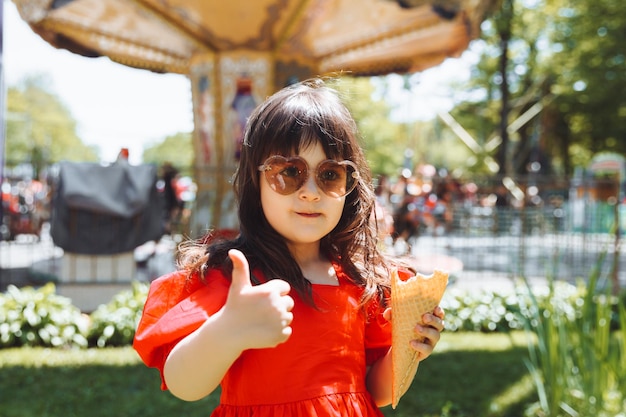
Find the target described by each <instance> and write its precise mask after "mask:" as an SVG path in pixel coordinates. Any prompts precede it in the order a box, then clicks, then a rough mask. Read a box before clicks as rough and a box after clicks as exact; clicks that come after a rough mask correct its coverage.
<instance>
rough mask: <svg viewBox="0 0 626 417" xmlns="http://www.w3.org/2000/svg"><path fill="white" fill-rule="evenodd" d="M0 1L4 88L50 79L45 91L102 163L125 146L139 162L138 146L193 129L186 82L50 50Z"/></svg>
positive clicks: (9, 4) (173, 76) (12, 8)
mask: <svg viewBox="0 0 626 417" xmlns="http://www.w3.org/2000/svg"><path fill="white" fill-rule="evenodd" d="M0 1H3V2H4V82H5V86H6V87H8V86H10V85H14V84H16V83H17V82H19V81H20V80H22V79H23V78H25V77H26V76H28V75H45V76H46V77H48V78H49V79H51V80H52V85H50V87H49V90H50V91H51V92H53V93H55V94H57V96H58V97H59V98H60V100H61V101H62V102H63V103H65V105H66V106H67V107H68V109H69V110H70V112H71V114H72V116H73V117H74V119H75V120H76V121H77V124H78V135H79V137H80V138H81V139H82V140H83V141H84V142H85V143H87V144H90V145H96V146H98V147H99V148H100V156H101V159H102V161H103V162H113V161H114V160H115V159H116V157H117V154H118V152H119V151H120V149H121V148H123V147H127V148H129V151H130V161H131V163H140V162H141V154H142V152H143V148H144V145H148V144H150V143H154V142H157V143H158V142H161V141H162V140H163V139H165V137H167V136H169V135H173V134H175V133H178V132H189V131H191V130H193V112H192V103H191V85H190V82H189V80H188V79H187V77H185V76H183V75H176V74H156V73H153V72H150V71H145V70H138V69H133V68H130V67H126V66H124V65H120V64H117V63H114V62H112V61H111V60H109V59H108V58H86V57H83V56H80V55H76V54H72V53H70V52H68V51H65V50H60V49H56V48H54V47H52V46H51V45H50V44H48V43H47V42H45V41H44V40H42V39H41V38H40V37H39V36H38V35H36V34H35V33H34V32H33V31H32V30H31V29H30V27H29V26H28V24H27V23H26V22H24V21H23V20H22V19H21V17H20V15H19V13H18V12H17V9H16V7H15V5H14V4H13V2H12V1H10V0H0ZM7 140H10V138H7Z"/></svg>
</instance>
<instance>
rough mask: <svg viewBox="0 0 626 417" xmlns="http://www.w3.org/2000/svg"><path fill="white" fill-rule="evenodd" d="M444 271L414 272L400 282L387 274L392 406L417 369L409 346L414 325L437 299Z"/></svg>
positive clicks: (394, 273)
mask: <svg viewBox="0 0 626 417" xmlns="http://www.w3.org/2000/svg"><path fill="white" fill-rule="evenodd" d="M447 284H448V273H447V272H443V271H440V270H435V271H434V273H433V274H432V275H431V276H424V275H422V274H419V273H418V274H417V275H416V276H413V277H411V278H409V279H407V280H406V281H402V280H401V279H400V277H399V275H398V271H397V270H394V271H392V274H391V316H392V317H391V326H392V327H391V329H392V330H391V333H392V334H391V343H392V345H391V346H392V349H391V359H392V366H393V385H392V397H391V398H392V400H391V406H392V408H396V406H397V405H398V402H399V401H400V397H402V396H403V395H404V394H405V393H406V391H407V390H408V389H409V387H410V386H411V382H413V378H414V377H415V373H416V372H417V366H418V360H417V356H418V355H417V352H416V351H415V350H413V348H412V347H411V346H410V341H411V340H413V339H415V338H416V334H415V326H416V325H417V324H418V323H419V324H422V323H423V322H422V316H423V315H424V314H425V313H430V312H432V311H433V310H434V309H435V307H436V306H437V305H439V303H440V301H441V297H443V292H444V290H445V289H446V285H447Z"/></svg>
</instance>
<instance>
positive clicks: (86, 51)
mask: <svg viewBox="0 0 626 417" xmlns="http://www.w3.org/2000/svg"><path fill="white" fill-rule="evenodd" d="M13 1H14V3H15V4H16V6H17V8H18V10H19V12H20V15H21V16H22V18H23V19H24V20H25V21H26V22H28V24H29V25H30V26H31V28H32V29H33V31H35V32H36V33H37V34H39V35H40V36H41V37H42V38H43V39H44V40H46V41H47V42H48V43H50V44H51V45H53V46H55V47H57V48H63V49H67V50H69V51H71V52H74V53H77V54H80V55H84V56H88V57H97V56H107V57H109V58H110V59H112V60H113V61H116V62H119V63H121V64H124V65H127V66H130V67H136V68H142V69H148V70H151V71H155V72H159V73H180V74H188V73H189V70H190V65H192V62H193V59H194V57H195V56H206V55H207V54H208V55H210V54H216V55H217V54H220V53H222V52H227V51H233V50H243V51H257V52H266V53H270V54H271V55H272V56H274V57H275V61H276V66H277V71H278V72H282V73H283V74H292V75H295V76H309V75H322V74H329V73H334V72H339V71H348V72H349V73H351V74H353V75H376V74H386V73H390V72H398V73H405V72H414V71H421V70H424V69H426V68H429V67H432V66H435V65H438V64H439V63H441V62H442V61H443V60H444V59H445V58H447V57H454V56H458V55H459V54H460V53H461V52H462V51H463V50H465V49H466V48H467V46H468V44H469V42H470V40H472V39H473V38H475V37H476V36H477V35H478V32H479V25H480V23H481V22H482V20H483V19H484V17H485V14H486V13H487V12H488V11H489V9H490V8H491V7H492V6H493V4H494V3H495V2H497V0H398V1H390V0H318V1H312V0H254V1H250V0H229V1H206V0H13Z"/></svg>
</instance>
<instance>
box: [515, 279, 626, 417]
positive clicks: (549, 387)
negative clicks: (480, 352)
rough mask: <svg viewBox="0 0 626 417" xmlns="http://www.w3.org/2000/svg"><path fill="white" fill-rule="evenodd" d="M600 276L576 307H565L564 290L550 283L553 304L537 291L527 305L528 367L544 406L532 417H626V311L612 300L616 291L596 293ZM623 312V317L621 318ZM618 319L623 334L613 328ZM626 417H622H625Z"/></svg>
mask: <svg viewBox="0 0 626 417" xmlns="http://www.w3.org/2000/svg"><path fill="white" fill-rule="evenodd" d="M597 282H598V275H597V274H594V276H592V277H591V279H590V282H589V284H588V287H587V289H586V292H585V294H584V296H583V297H582V298H580V299H579V300H578V302H577V303H576V304H575V305H574V306H573V307H574V308H572V305H567V304H566V305H563V304H562V303H561V302H560V296H559V289H558V288H556V286H555V285H554V282H550V286H549V293H548V296H547V300H548V301H549V302H547V303H541V302H540V301H538V299H537V298H536V297H535V296H534V294H533V292H532V291H531V290H528V291H527V294H528V296H529V298H530V302H527V299H523V300H522V302H521V304H522V306H523V307H522V308H523V311H524V312H525V313H526V314H524V317H525V318H526V328H527V331H528V332H530V333H532V334H534V335H535V336H536V337H535V338H533V339H536V340H537V342H536V343H529V346H528V350H529V359H528V361H527V367H528V369H529V371H530V374H531V376H532V378H533V382H534V385H535V388H536V391H537V395H538V398H539V401H538V402H537V403H535V404H533V405H532V406H531V407H529V409H528V410H527V414H526V415H528V416H546V417H548V416H549V417H576V416H597V417H609V416H611V417H612V416H616V415H624V413H625V412H626V398H625V397H624V392H626V384H625V381H626V380H625V377H624V375H625V374H626V361H625V360H624V357H625V356H626V331H625V329H626V327H623V326H624V325H626V308H625V307H624V303H623V300H622V301H620V300H618V299H617V297H613V296H611V294H610V292H609V291H610V286H607V289H606V290H604V291H596V285H597ZM615 312H617V314H615ZM614 316H616V317H617V323H618V324H617V325H618V326H619V327H618V328H617V331H613V326H612V325H611V323H612V322H613V321H614V320H613V318H614ZM620 413H621V414H620Z"/></svg>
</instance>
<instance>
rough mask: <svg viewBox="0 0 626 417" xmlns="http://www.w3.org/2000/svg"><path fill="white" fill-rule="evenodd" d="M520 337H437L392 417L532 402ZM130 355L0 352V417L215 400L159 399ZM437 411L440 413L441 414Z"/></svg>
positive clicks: (169, 407)
mask: <svg viewBox="0 0 626 417" xmlns="http://www.w3.org/2000/svg"><path fill="white" fill-rule="evenodd" d="M526 356H527V349H526V339H525V335H524V334H522V333H513V334H512V335H506V334H481V333H445V332H444V333H443V335H442V340H441V342H440V343H439V345H438V347H437V349H436V351H435V353H434V354H433V355H432V356H431V357H430V358H429V359H427V360H426V361H425V362H423V363H422V364H421V365H420V369H419V371H418V374H417V377H416V379H415V381H414V382H413V385H412V386H411V388H410V389H409V391H408V392H407V394H406V395H405V396H404V397H403V398H402V399H401V400H400V404H399V405H398V407H397V408H396V409H395V410H392V409H391V407H385V408H384V409H383V412H384V414H385V415H386V416H389V417H391V416H395V417H400V416H403V417H435V416H437V417H444V416H445V417H513V416H516V417H518V416H520V415H522V410H523V406H524V404H526V403H528V402H529V401H531V400H533V399H534V397H533V393H534V391H533V387H532V385H531V383H530V381H529V380H528V377H527V371H526V368H525V366H524V364H523V362H522V360H523V358H524V357H526ZM159 383H160V382H159V376H158V372H157V371H156V370H154V369H148V368H146V367H145V366H144V365H143V364H142V363H141V361H140V360H139V357H138V356H137V354H136V353H135V352H134V351H133V350H132V349H131V348H115V349H114V348H107V349H89V350H60V349H59V350H57V349H43V348H18V349H4V350H0V417H112V416H115V417H125V416H128V417H131V416H133V417H134V416H142V417H151V416H154V417H157V416H158V417H165V416H182V415H184V416H188V417H194V416H203V417H206V416H207V415H209V414H210V412H211V410H212V409H213V408H214V407H215V406H216V404H217V401H218V397H219V393H217V392H216V393H213V394H212V395H211V396H209V397H207V398H205V399H203V400H201V401H198V402H193V403H188V402H184V401H181V400H178V399H176V398H175V397H173V396H172V395H171V394H170V393H169V392H163V391H161V390H160V387H159ZM442 410H444V411H443V412H442Z"/></svg>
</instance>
